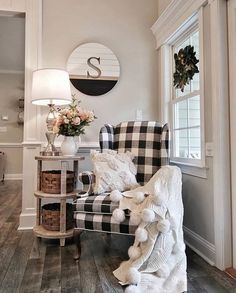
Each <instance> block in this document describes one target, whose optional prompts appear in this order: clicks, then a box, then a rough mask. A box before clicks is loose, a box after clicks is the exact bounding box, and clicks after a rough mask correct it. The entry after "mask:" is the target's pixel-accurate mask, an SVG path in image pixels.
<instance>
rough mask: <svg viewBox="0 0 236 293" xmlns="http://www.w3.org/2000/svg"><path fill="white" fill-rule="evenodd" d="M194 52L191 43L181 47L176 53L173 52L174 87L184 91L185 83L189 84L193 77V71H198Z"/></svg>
mask: <svg viewBox="0 0 236 293" xmlns="http://www.w3.org/2000/svg"><path fill="white" fill-rule="evenodd" d="M195 55H196V52H195V51H194V47H193V46H191V45H188V46H186V47H185V48H181V49H180V50H179V52H178V53H175V54H174V59H175V73H174V75H173V77H174V87H175V88H177V89H181V92H183V91H184V87H185V86H186V84H189V82H190V80H192V79H193V76H194V74H195V73H198V72H199V70H198V67H197V65H196V64H197V63H198V62H199V60H198V59H197V58H196V56H195Z"/></svg>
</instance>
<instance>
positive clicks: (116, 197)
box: [110, 190, 123, 202]
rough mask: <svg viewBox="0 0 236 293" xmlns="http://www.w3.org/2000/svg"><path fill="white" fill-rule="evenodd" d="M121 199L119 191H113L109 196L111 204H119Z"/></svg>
mask: <svg viewBox="0 0 236 293" xmlns="http://www.w3.org/2000/svg"><path fill="white" fill-rule="evenodd" d="M122 198H123V195H122V193H121V192H120V191H119V190H113V191H112V192H111V194H110V200H111V201H112V202H119V201H120V200H121V199H122Z"/></svg>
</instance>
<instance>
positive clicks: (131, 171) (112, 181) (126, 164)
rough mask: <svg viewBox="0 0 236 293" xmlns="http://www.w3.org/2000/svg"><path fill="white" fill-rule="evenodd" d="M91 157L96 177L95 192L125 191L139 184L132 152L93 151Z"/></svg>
mask: <svg viewBox="0 0 236 293" xmlns="http://www.w3.org/2000/svg"><path fill="white" fill-rule="evenodd" d="M91 159H92V163H93V172H94V175H95V178H96V181H95V185H94V193H95V194H100V193H103V192H111V191H112V190H119V191H125V190H128V189H132V188H136V187H137V186H139V184H138V183H137V180H136V177H135V175H136V173H137V168H136V166H135V165H134V163H133V162H132V160H133V159H134V155H133V154H132V153H131V152H126V153H117V152H116V151H114V150H104V151H103V153H100V152H98V151H91Z"/></svg>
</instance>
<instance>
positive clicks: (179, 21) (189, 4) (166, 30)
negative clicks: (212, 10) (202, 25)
mask: <svg viewBox="0 0 236 293" xmlns="http://www.w3.org/2000/svg"><path fill="white" fill-rule="evenodd" d="M207 3H208V0H188V1H186V0H172V1H171V3H170V4H169V5H168V6H167V8H166V9H165V10H164V12H163V13H162V14H161V15H160V16H159V18H158V19H157V21H156V22H155V23H154V25H153V26H152V27H151V30H152V32H153V34H154V36H155V37H156V49H159V48H160V47H161V46H162V45H163V44H165V43H167V42H168V40H170V39H171V37H172V36H173V34H174V33H175V32H176V31H178V30H179V29H181V27H182V26H184V25H185V24H186V22H188V21H189V19H190V18H191V17H192V16H193V15H194V14H196V13H197V11H198V10H199V8H200V7H202V6H205V5H206V4H207Z"/></svg>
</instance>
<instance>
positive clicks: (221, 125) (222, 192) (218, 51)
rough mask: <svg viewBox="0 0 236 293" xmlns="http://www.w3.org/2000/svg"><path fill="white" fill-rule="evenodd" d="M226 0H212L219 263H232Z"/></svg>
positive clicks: (217, 248)
mask: <svg viewBox="0 0 236 293" xmlns="http://www.w3.org/2000/svg"><path fill="white" fill-rule="evenodd" d="M226 12H227V11H226V1H225V0H213V1H210V14H211V19H210V21H211V76H212V80H211V83H212V84H211V86H212V119H213V121H212V123H213V148H214V160H213V174H214V176H213V187H214V223H215V225H214V226H215V247H216V266H217V267H218V268H219V269H221V270H224V269H225V268H227V267H230V266H231V206H230V159H229V108H228V107H229V104H228V96H229V95H228V59H227V56H228V51H227V13H226Z"/></svg>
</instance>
